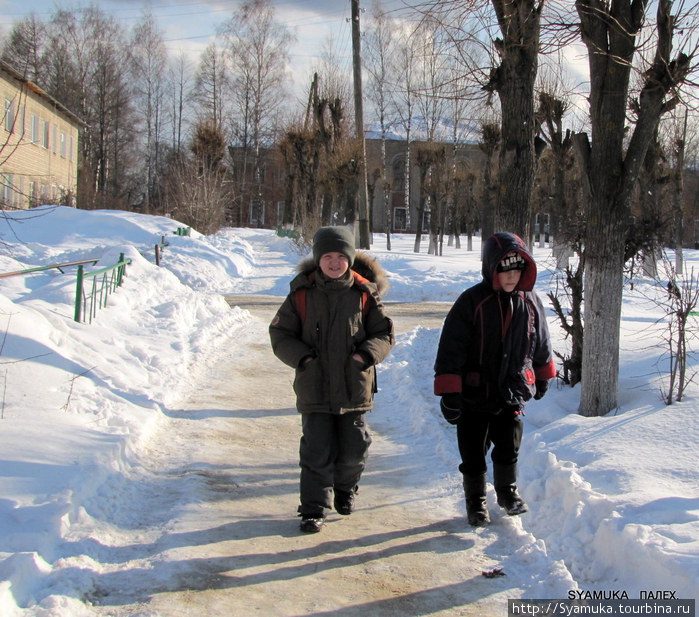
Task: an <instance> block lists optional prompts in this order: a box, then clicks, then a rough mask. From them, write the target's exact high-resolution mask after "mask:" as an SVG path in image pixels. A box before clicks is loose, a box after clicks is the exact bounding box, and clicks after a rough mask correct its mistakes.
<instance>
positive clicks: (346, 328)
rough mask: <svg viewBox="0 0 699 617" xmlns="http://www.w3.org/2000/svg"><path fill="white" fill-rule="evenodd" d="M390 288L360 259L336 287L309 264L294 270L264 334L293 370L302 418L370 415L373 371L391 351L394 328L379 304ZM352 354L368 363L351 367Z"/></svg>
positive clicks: (335, 282) (378, 271)
mask: <svg viewBox="0 0 699 617" xmlns="http://www.w3.org/2000/svg"><path fill="white" fill-rule="evenodd" d="M387 287H388V282H387V277H386V275H385V272H384V270H383V269H382V268H381V266H380V265H379V264H378V262H377V261H376V260H374V259H372V258H371V257H369V256H368V255H366V254H365V253H357V256H356V258H355V263H354V265H353V268H352V270H350V271H349V272H348V275H347V276H346V277H343V278H342V279H338V280H326V279H325V278H324V277H323V275H322V273H321V271H320V269H318V268H317V267H316V265H315V263H314V262H313V260H312V259H307V260H304V261H303V262H302V263H301V264H300V265H299V273H298V275H297V276H296V277H295V278H294V279H293V280H292V281H291V284H290V289H291V291H290V293H289V295H288V296H287V297H286V300H285V301H284V303H283V304H282V306H281V307H280V308H279V310H278V311H277V314H276V315H275V317H274V319H273V320H272V323H271V324H270V327H269V334H270V339H271V342H272V350H273V351H274V354H275V355H276V356H277V357H278V358H279V359H280V360H281V361H282V362H284V363H285V364H287V365H289V366H290V367H292V368H294V369H295V370H296V374H295V378H294V392H295V393H296V407H297V409H298V411H299V412H301V413H311V412H324V413H333V414H342V413H346V412H350V411H362V412H364V411H369V410H371V409H372V407H373V404H374V393H375V392H376V365H377V364H378V363H379V362H381V361H382V360H384V359H385V358H386V357H387V356H388V354H389V353H390V351H391V348H392V347H393V345H394V344H395V337H394V332H393V322H392V321H391V320H390V319H389V318H388V317H387V316H386V314H385V313H384V306H383V303H382V302H381V293H382V292H383V291H385V289H386V288H387ZM301 288H304V289H305V292H304V294H305V298H304V300H303V301H302V302H301V301H299V295H298V293H297V290H299V289H301ZM301 313H303V315H302V314H301ZM355 353H358V354H359V355H361V356H362V357H363V358H364V359H365V362H364V363H360V362H357V361H356V360H355V359H353V358H352V355H353V354H355ZM309 357H310V361H309V360H306V359H307V358H309ZM302 364H303V366H301V365H302Z"/></svg>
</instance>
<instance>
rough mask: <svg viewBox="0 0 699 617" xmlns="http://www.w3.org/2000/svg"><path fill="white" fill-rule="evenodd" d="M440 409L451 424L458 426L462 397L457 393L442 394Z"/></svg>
mask: <svg viewBox="0 0 699 617" xmlns="http://www.w3.org/2000/svg"><path fill="white" fill-rule="evenodd" d="M439 408H440V409H441V410H442V415H443V416H444V419H445V420H446V421H447V422H449V424H456V423H457V422H458V421H459V418H460V417H461V395H460V394H458V393H455V392H452V393H449V394H442V400H441V401H440V402H439Z"/></svg>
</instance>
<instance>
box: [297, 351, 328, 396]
mask: <svg viewBox="0 0 699 617" xmlns="http://www.w3.org/2000/svg"><path fill="white" fill-rule="evenodd" d="M294 392H295V393H296V404H297V406H298V407H300V408H303V407H306V406H309V405H317V404H319V403H322V402H323V401H324V400H325V398H326V397H325V380H324V379H323V370H322V368H321V365H320V360H319V359H318V358H313V359H312V360H311V361H310V362H309V363H308V364H306V366H305V367H304V368H302V369H299V370H297V371H296V375H295V377H294Z"/></svg>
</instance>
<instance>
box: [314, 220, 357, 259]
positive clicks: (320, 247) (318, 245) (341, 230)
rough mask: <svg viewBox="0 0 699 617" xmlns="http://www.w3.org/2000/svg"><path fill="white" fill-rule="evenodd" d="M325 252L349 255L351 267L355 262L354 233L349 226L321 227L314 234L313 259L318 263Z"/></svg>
mask: <svg viewBox="0 0 699 617" xmlns="http://www.w3.org/2000/svg"><path fill="white" fill-rule="evenodd" d="M325 253H342V254H343V255H346V256H347V259H348V260H349V265H350V268H351V267H352V264H353V263H354V253H355V250H354V234H353V233H352V232H351V231H350V230H349V228H347V227H321V228H320V229H318V231H316V235H315V236H313V261H315V262H316V265H317V264H319V263H320V258H321V257H322V256H323V255H325Z"/></svg>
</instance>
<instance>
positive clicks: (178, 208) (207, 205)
mask: <svg viewBox="0 0 699 617" xmlns="http://www.w3.org/2000/svg"><path fill="white" fill-rule="evenodd" d="M190 151H191V155H192V156H188V157H184V156H183V157H179V159H175V160H174V161H173V167H172V171H171V173H172V178H171V180H170V182H168V185H167V186H168V201H170V203H171V204H172V215H173V216H174V217H175V218H176V219H177V220H178V221H181V222H182V223H185V224H186V225H189V226H190V227H193V228H195V229H197V230H198V231H200V232H202V233H204V234H211V233H215V232H216V231H218V230H219V229H220V228H221V226H222V225H223V224H224V223H225V220H226V216H225V213H226V207H227V205H228V204H229V202H230V195H229V190H228V188H227V187H228V186H230V185H229V184H227V183H226V171H227V170H226V168H225V165H224V164H223V161H224V157H225V154H226V140H225V137H224V135H223V133H222V132H221V130H220V128H219V127H217V126H215V125H214V124H212V123H205V122H200V123H199V124H198V125H197V126H196V127H195V133H194V136H193V138H192V142H191V144H190Z"/></svg>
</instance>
